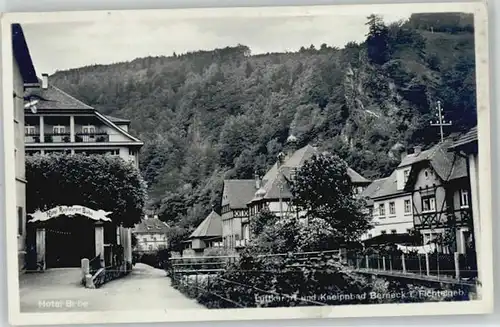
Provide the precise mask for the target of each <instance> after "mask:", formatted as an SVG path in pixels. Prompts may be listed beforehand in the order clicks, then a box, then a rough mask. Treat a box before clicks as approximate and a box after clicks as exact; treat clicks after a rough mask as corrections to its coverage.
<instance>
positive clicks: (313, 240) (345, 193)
mask: <svg viewBox="0 0 500 327" xmlns="http://www.w3.org/2000/svg"><path fill="white" fill-rule="evenodd" d="M292 194H293V196H294V200H293V204H294V206H296V208H297V210H298V211H299V212H303V213H304V216H305V218H306V219H307V221H308V223H307V226H306V228H304V229H303V233H302V235H301V236H302V237H303V238H304V240H303V241H302V242H301V243H302V244H307V246H309V247H311V248H310V249H307V250H311V251H312V250H314V248H316V249H322V248H323V249H324V248H332V247H334V246H338V245H339V244H346V243H348V242H353V241H355V240H357V239H358V238H359V237H360V236H361V235H362V234H363V233H364V232H366V231H367V230H368V229H369V228H370V227H371V226H370V218H369V216H368V215H366V214H365V213H364V212H363V208H364V203H363V202H362V201H361V200H358V199H357V198H355V197H354V194H353V184H352V183H351V180H350V177H349V175H348V174H347V165H346V164H345V162H344V161H343V160H342V159H340V158H339V157H338V156H336V155H330V154H326V153H325V154H321V155H318V156H314V157H313V158H312V159H310V160H308V161H306V163H305V164H304V165H303V166H302V167H301V168H300V169H299V170H298V172H297V174H296V177H295V179H294V181H293V183H292Z"/></svg>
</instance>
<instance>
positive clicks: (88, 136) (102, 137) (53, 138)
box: [24, 131, 109, 143]
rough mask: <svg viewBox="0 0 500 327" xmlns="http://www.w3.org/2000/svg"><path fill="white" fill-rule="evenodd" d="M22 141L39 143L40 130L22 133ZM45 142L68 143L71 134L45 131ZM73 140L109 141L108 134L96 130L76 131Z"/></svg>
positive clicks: (82, 141)
mask: <svg viewBox="0 0 500 327" xmlns="http://www.w3.org/2000/svg"><path fill="white" fill-rule="evenodd" d="M24 141H25V142H26V143H40V132H39V131H35V132H30V133H25V134H24ZM43 141H44V142H45V143H70V142H71V134H70V133H45V134H44V140H43ZM75 142H77V143H99V142H109V135H108V133H106V132H96V133H76V134H75Z"/></svg>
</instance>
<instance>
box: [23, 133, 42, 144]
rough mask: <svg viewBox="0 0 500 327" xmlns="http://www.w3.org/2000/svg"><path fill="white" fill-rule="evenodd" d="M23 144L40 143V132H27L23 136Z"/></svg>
mask: <svg viewBox="0 0 500 327" xmlns="http://www.w3.org/2000/svg"><path fill="white" fill-rule="evenodd" d="M24 142H25V143H40V132H39V131H34V132H28V133H25V134H24Z"/></svg>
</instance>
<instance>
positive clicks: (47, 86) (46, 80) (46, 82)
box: [42, 74, 49, 90]
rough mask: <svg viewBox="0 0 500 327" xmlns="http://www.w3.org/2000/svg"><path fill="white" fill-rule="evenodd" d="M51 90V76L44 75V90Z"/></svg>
mask: <svg viewBox="0 0 500 327" xmlns="http://www.w3.org/2000/svg"><path fill="white" fill-rule="evenodd" d="M48 88H49V74H42V89H44V90H46V89H48Z"/></svg>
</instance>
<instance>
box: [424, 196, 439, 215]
mask: <svg viewBox="0 0 500 327" xmlns="http://www.w3.org/2000/svg"><path fill="white" fill-rule="evenodd" d="M429 211H436V198H435V197H434V196H430V197H424V198H422V212H429Z"/></svg>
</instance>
